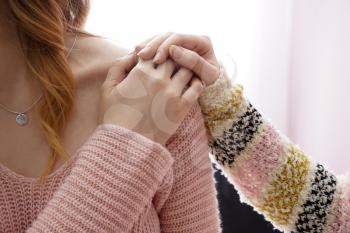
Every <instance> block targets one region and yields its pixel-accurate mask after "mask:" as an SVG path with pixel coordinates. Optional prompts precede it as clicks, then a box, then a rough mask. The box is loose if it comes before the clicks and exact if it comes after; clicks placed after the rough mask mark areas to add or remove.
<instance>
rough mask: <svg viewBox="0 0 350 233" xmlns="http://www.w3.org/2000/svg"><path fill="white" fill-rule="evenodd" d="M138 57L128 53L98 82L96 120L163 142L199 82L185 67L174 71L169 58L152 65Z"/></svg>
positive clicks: (190, 102)
mask: <svg viewBox="0 0 350 233" xmlns="http://www.w3.org/2000/svg"><path fill="white" fill-rule="evenodd" d="M138 59H139V58H138V56H137V55H136V54H134V53H133V54H129V55H126V56H125V57H122V58H120V59H118V60H116V61H115V64H114V65H113V66H112V67H111V68H110V70H109V72H108V75H107V78H106V81H105V82H104V83H103V85H102V98H101V101H102V103H101V106H102V111H101V116H100V123H110V124H117V125H119V126H122V127H125V128H128V129H130V130H133V131H135V132H137V133H140V134H142V135H143V136H146V137H148V138H150V139H152V140H154V141H156V142H158V143H160V144H162V145H165V143H166V141H167V140H168V139H169V138H170V136H171V135H172V134H174V133H175V131H176V129H177V128H178V127H179V126H180V124H181V122H182V120H183V119H184V118H185V116H186V114H187V112H188V111H189V110H190V108H191V107H192V105H193V104H194V103H195V102H196V101H197V99H198V98H199V96H200V94H201V92H202V91H203V86H202V83H201V81H200V80H199V79H198V78H193V79H192V77H193V72H191V71H190V70H189V69H186V68H180V69H179V70H178V71H177V72H175V73H174V71H175V68H176V65H175V63H174V62H173V61H171V60H170V59H168V60H166V61H165V62H163V63H162V64H161V65H158V66H157V67H156V68H155V66H154V64H153V63H152V61H143V60H142V59H139V60H138ZM173 73H174V74H173ZM172 74H173V76H172ZM188 84H190V86H189V87H188Z"/></svg>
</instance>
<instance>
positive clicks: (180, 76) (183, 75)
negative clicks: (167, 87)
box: [171, 67, 193, 96]
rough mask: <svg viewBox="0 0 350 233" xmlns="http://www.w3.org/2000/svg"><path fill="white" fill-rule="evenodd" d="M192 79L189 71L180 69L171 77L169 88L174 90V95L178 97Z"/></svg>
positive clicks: (191, 73)
mask: <svg viewBox="0 0 350 233" xmlns="http://www.w3.org/2000/svg"><path fill="white" fill-rule="evenodd" d="M192 77H193V72H192V71H191V70H189V69H186V68H183V67H181V68H180V69H179V70H178V71H177V72H176V73H175V74H174V75H173V77H172V79H171V86H172V87H173V88H174V89H175V90H176V93H177V94H178V95H179V96H180V95H182V93H183V92H184V91H185V88H186V86H187V85H188V84H189V82H190V81H191V79H192Z"/></svg>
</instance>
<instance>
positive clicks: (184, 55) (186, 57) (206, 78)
mask: <svg viewBox="0 0 350 233" xmlns="http://www.w3.org/2000/svg"><path fill="white" fill-rule="evenodd" d="M170 57H171V58H172V59H173V60H174V62H176V63H177V64H179V65H181V66H183V67H185V68H187V69H190V70H192V71H193V72H194V73H195V74H196V75H197V76H198V77H199V78H200V79H201V80H203V82H204V83H205V84H206V85H210V84H212V83H213V82H214V81H215V80H216V79H217V77H218V76H219V72H220V70H219V69H218V67H216V66H215V65H213V64H210V63H209V62H207V61H206V60H205V59H204V58H203V57H202V56H200V55H199V54H198V53H196V52H194V51H192V50H188V49H185V48H182V47H179V46H174V45H172V46H171V47H170Z"/></svg>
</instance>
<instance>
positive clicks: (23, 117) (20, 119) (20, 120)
mask: <svg viewBox="0 0 350 233" xmlns="http://www.w3.org/2000/svg"><path fill="white" fill-rule="evenodd" d="M16 122H17V124H19V125H20V126H25V125H26V124H28V116H27V114H25V113H21V114H18V115H17V116H16Z"/></svg>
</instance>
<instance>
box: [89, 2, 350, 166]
mask: <svg viewBox="0 0 350 233" xmlns="http://www.w3.org/2000/svg"><path fill="white" fill-rule="evenodd" d="M348 9H350V1H346V0H325V1H318V0H309V1H303V0H294V1H293V0H264V1H261V0H249V1H247V0H215V1H214V0H207V1H195V0H193V1H189V0H187V1H186V0H177V1H164V0H163V1H161V0H148V1H141V0H128V1H111V0H92V7H91V12H90V16H89V19H88V21H87V24H86V29H87V30H88V31H91V32H94V33H97V34H100V35H103V36H106V37H109V38H110V39H112V40H114V41H116V43H120V44H122V45H124V46H125V47H128V48H130V49H132V48H133V47H134V46H135V45H136V44H137V43H140V42H142V41H143V40H145V39H147V38H149V37H151V36H153V35H155V34H159V33H164V32H167V31H174V32H180V33H190V34H206V35H209V36H210V37H211V38H212V41H213V43H214V48H215V50H216V52H217V54H218V57H219V58H220V57H221V58H227V56H230V57H233V58H234V60H235V62H236V64H237V67H238V70H237V71H238V73H237V82H240V83H242V84H243V85H244V86H245V89H246V95H247V96H248V97H249V99H250V100H251V101H252V102H253V103H254V105H256V106H257V108H258V109H259V110H260V111H262V112H263V113H264V115H265V116H267V117H268V118H270V119H271V120H272V122H273V123H274V124H275V125H276V127H277V128H278V129H279V130H280V131H281V132H282V133H284V134H287V135H288V136H289V137H291V138H292V140H294V141H295V142H296V143H298V144H299V145H300V146H302V147H303V148H304V149H305V150H306V152H307V153H309V154H311V155H312V156H313V158H314V159H315V160H318V161H321V162H322V163H326V164H327V165H328V167H330V168H331V169H333V170H335V171H336V172H337V173H344V172H346V171H347V170H349V167H350V166H349V165H350V159H349V156H347V153H348V152H347V147H346V146H347V144H348V137H347V131H349V130H350V126H349V125H348V124H347V123H346V120H347V119H349V117H350V106H348V103H347V100H349V99H350V94H349V93H348V92H347V88H346V86H349V85H350V81H349V74H350V72H349V68H348V67H350V64H349V61H350V60H349V59H348V57H347V56H348V54H350V53H349V50H350V46H349V45H348V42H347V41H349V39H350V25H349V24H350V14H349V13H348ZM227 65H230V64H227Z"/></svg>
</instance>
